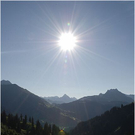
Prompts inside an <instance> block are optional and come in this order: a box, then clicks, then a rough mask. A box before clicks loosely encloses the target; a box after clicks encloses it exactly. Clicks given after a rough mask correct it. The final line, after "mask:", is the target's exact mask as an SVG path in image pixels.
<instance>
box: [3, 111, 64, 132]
mask: <svg viewBox="0 0 135 135" xmlns="http://www.w3.org/2000/svg"><path fill="white" fill-rule="evenodd" d="M61 134H63V135H66V134H65V132H64V131H63V132H61V130H60V129H59V127H57V126H56V125H55V124H52V125H51V124H48V123H47V122H46V123H45V124H44V126H42V125H41V123H40V121H39V120H37V121H36V122H35V124H34V118H33V117H28V116H27V115H25V116H22V114H21V115H20V116H19V115H18V114H16V115H12V114H10V113H9V114H6V112H5V111H2V113H1V135H61Z"/></svg>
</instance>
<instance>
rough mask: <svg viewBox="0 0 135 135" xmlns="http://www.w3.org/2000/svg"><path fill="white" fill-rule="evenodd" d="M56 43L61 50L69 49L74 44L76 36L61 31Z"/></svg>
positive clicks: (72, 47) (71, 48)
mask: <svg viewBox="0 0 135 135" xmlns="http://www.w3.org/2000/svg"><path fill="white" fill-rule="evenodd" d="M58 44H59V46H60V47H61V49H62V50H63V51H71V50H73V49H74V47H75V46H76V37H74V35H73V34H72V33H70V32H68V33H62V34H61V36H60V38H59V41H58Z"/></svg>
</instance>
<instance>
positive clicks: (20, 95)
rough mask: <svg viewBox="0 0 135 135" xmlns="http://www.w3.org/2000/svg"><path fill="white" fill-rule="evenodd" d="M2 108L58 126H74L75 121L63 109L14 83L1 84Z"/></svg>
mask: <svg viewBox="0 0 135 135" xmlns="http://www.w3.org/2000/svg"><path fill="white" fill-rule="evenodd" d="M1 106H2V110H5V111H6V112H9V113H12V114H16V113H18V114H23V115H25V114H26V115H28V116H31V117H34V119H35V120H36V119H39V120H42V122H48V123H54V124H56V125H59V126H69V125H70V126H74V125H76V124H77V121H76V120H75V119H73V118H72V117H70V116H68V115H67V114H65V113H66V112H65V111H62V109H59V108H57V107H55V106H52V105H51V104H49V103H48V102H47V101H45V100H44V99H42V98H40V97H38V96H36V95H34V94H32V93H31V92H29V91H28V90H26V89H23V88H21V87H19V86H18V85H16V84H9V85H5V84H2V85H1Z"/></svg>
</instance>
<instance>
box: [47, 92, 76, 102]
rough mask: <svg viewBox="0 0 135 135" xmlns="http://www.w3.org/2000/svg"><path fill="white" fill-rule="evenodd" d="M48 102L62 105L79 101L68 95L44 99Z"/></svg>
mask: <svg viewBox="0 0 135 135" xmlns="http://www.w3.org/2000/svg"><path fill="white" fill-rule="evenodd" d="M44 99H45V100H46V101H48V102H49V103H53V104H62V103H70V102H73V101H75V100H77V99H76V98H75V97H73V98H70V97H69V96H68V95H66V94H64V95H63V96H62V97H58V96H54V97H44Z"/></svg>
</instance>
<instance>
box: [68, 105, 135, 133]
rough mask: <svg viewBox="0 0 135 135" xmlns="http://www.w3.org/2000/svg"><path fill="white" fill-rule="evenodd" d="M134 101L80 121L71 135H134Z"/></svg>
mask: <svg viewBox="0 0 135 135" xmlns="http://www.w3.org/2000/svg"><path fill="white" fill-rule="evenodd" d="M133 134H134V103H131V104H129V105H126V106H124V107H123V106H122V107H121V108H118V107H114V108H112V109H111V110H110V111H106V112H105V113H104V114H102V115H101V116H97V117H94V118H92V119H90V120H88V121H85V122H81V123H79V124H78V125H77V126H76V127H75V128H74V129H73V130H72V131H71V133H70V135H133Z"/></svg>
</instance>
